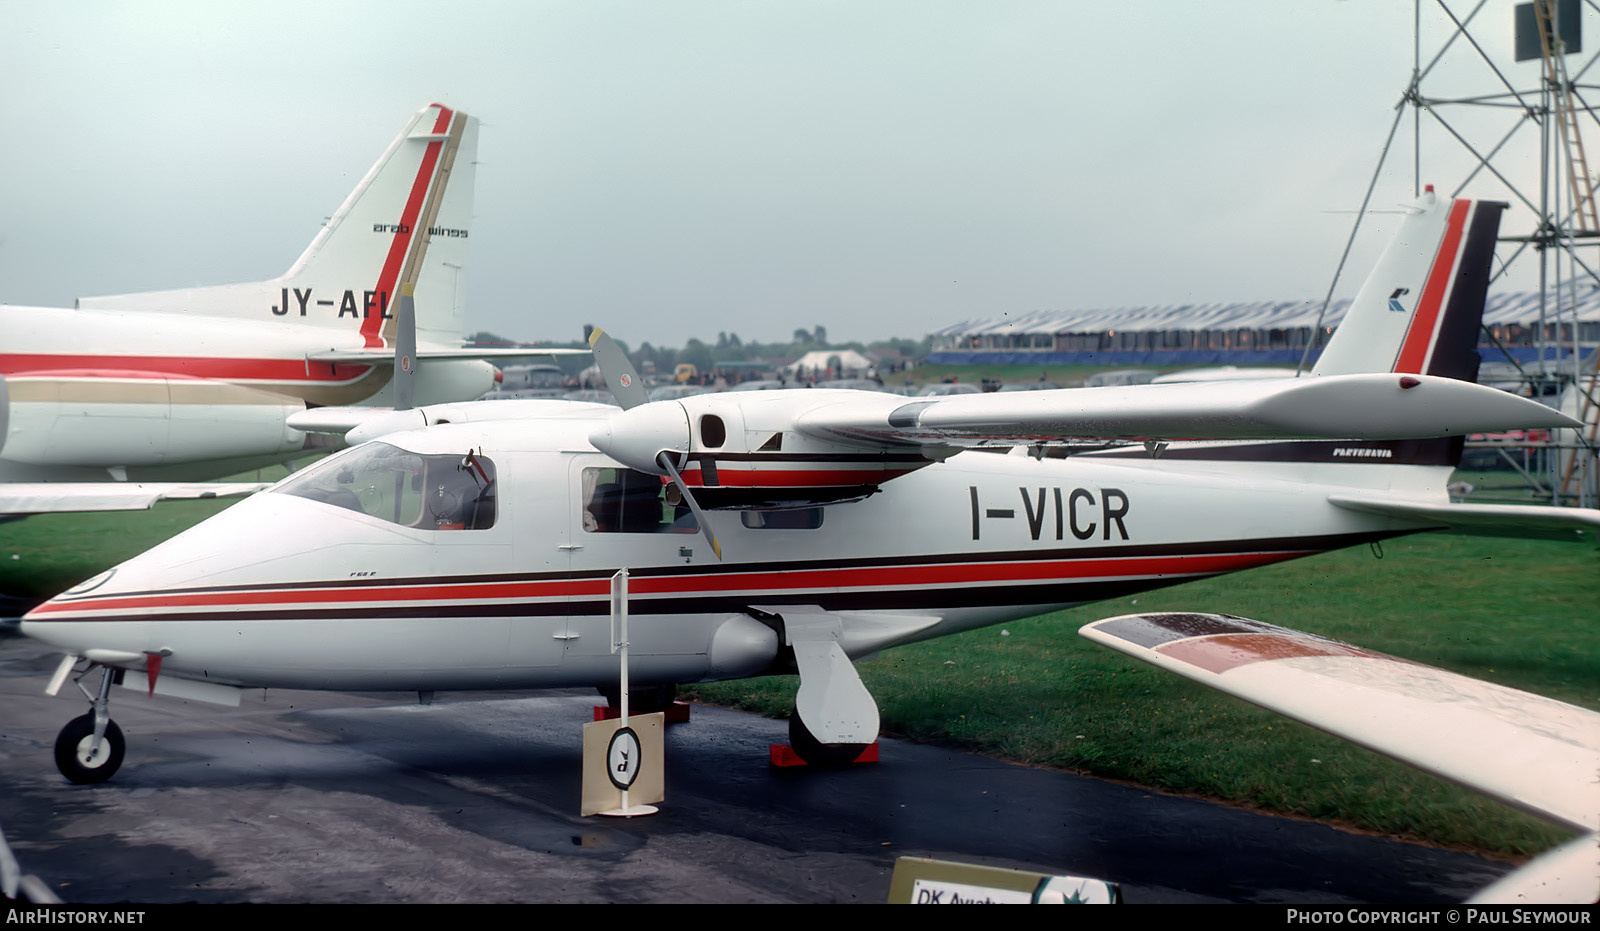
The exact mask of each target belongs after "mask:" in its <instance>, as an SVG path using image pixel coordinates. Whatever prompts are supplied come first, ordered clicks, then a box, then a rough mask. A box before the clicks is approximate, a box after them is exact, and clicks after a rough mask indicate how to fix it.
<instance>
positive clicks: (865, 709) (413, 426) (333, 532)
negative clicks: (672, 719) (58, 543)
mask: <svg viewBox="0 0 1600 931" xmlns="http://www.w3.org/2000/svg"><path fill="white" fill-rule="evenodd" d="M1502 206H1503V205H1500V204H1494V203H1485V202H1473V201H1467V200H1458V201H1454V202H1448V201H1442V200H1440V199H1438V198H1436V197H1434V196H1433V195H1432V194H1431V193H1430V194H1428V195H1427V196H1425V197H1423V198H1422V199H1420V200H1419V201H1418V202H1417V203H1416V204H1415V205H1414V207H1413V208H1412V210H1411V212H1410V215H1409V216H1408V217H1407V218H1406V219H1405V221H1404V222H1403V224H1402V225H1401V228H1400V230H1399V234H1398V239H1397V242H1396V244H1395V245H1393V246H1391V247H1390V248H1389V249H1388V250H1387V251H1386V252H1385V253H1384V255H1383V257H1382V258H1381V260H1380V262H1379V264H1378V266H1377V268H1376V269H1375V270H1374V272H1373V273H1372V276H1371V277H1370V278H1369V279H1368V281H1367V282H1366V284H1365V285H1364V286H1363V288H1362V290H1361V292H1360V293H1359V295H1358V296H1357V299H1356V301H1355V304H1354V306H1353V308H1352V310H1351V312H1350V314H1349V315H1348V316H1347V318H1346V320H1345V322H1344V324H1343V325H1342V326H1341V327H1340V329H1339V331H1338V333H1337V334H1336V335H1335V337H1334V339H1333V342H1332V344H1331V345H1330V346H1329V348H1328V350H1327V352H1326V353H1325V354H1324V356H1323V357H1322V359H1321V360H1320V361H1319V363H1318V365H1317V367H1316V369H1315V370H1314V371H1313V372H1312V373H1311V375H1310V376H1309V377H1305V378H1298V379H1294V378H1291V379H1276V380H1258V381H1251V382H1236V383H1221V382H1219V383H1211V384H1200V385H1187V384H1179V385H1155V386H1149V385H1146V386H1132V387H1113V388H1096V389H1068V390H1056V391H1038V392H1019V393H1016V394H996V395H967V396H954V397H947V398H941V399H915V400H909V399H906V398H902V397H898V396H892V395H884V394H878V393H873V392H862V391H847V390H839V391H826V390H805V389H802V390H788V391H767V392H748V393H729V394H713V395H699V396H695V397H690V398H685V399H682V400H679V401H670V402H666V401H663V402H648V401H647V400H646V399H645V398H644V396H643V391H642V389H641V388H639V387H638V384H637V379H636V378H632V377H623V376H624V375H631V373H629V372H628V371H627V362H626V359H625V358H624V357H623V356H622V355H621V353H620V351H618V350H617V348H616V346H615V344H614V343H611V342H610V341H609V339H608V338H606V337H604V336H603V335H597V337H596V339H595V340H594V341H593V345H594V348H595V350H596V358H597V361H599V362H600V364H601V365H602V367H603V368H606V369H608V381H609V382H610V383H611V384H612V385H614V386H620V385H623V384H627V383H630V382H631V386H630V387H627V388H623V387H618V388H617V389H616V393H617V395H618V400H619V402H620V403H621V405H622V407H623V408H624V409H623V410H621V411H618V410H616V409H615V408H610V407H602V406H599V405H582V404H575V403H570V402H552V401H520V402H519V401H503V402H477V403H464V404H446V405H437V406H429V407H422V408H418V409H416V410H411V411H404V412H394V413H382V414H375V413H373V412H371V411H359V410H356V411H352V410H341V409H319V410H315V411H308V412H307V413H306V414H304V415H299V416H297V417H296V418H294V420H293V421H292V422H293V423H294V424H295V425H296V426H300V427H303V428H306V429H321V430H327V431H333V432H341V433H343V434H344V435H345V436H346V438H347V439H348V440H350V441H351V442H352V443H359V445H356V446H354V447H353V448H352V449H349V450H347V451H345V452H342V453H340V454H337V455H335V456H332V457H330V458H328V459H327V460H325V461H323V462H321V463H319V464H317V465H315V466H312V467H310V468H307V469H305V470H303V471H302V472H300V473H298V474H296V475H294V476H292V477H291V478H289V479H287V480H285V481H284V482H282V483H280V484H278V485H277V486H276V487H274V488H273V489H271V490H270V491H268V492H265V493H261V494H258V495H255V496H253V497H251V498H249V499H246V500H245V501H243V502H241V503H239V504H238V505H235V506H234V507H232V508H230V509H229V510H227V511H225V512H223V513H221V514H219V515H217V516H216V517H213V518H212V519H210V520H208V521H206V522H204V523H201V524H199V525H197V526H196V527H194V528H192V529H190V530H189V531H187V532H185V533H183V534H180V535H179V536H177V537H175V538H173V539H172V540H169V541H167V542H166V543H163V544H161V545H160V546H157V547H155V548H154V549H152V550H150V551H149V552H147V553H145V554H143V555H141V556H139V557H137V558H135V559H132V560H130V561H128V562H125V563H123V564H121V565H119V566H117V567H115V568H114V569H111V570H109V571H107V572H105V573H103V574H102V575H100V576H97V577H95V578H93V579H90V580H88V581H86V582H84V583H83V584H81V585H78V586H76V587H75V588H73V589H70V590H69V591H67V592H64V593H63V594H61V595H60V596H58V597H56V598H54V599H52V600H51V601H49V602H47V603H45V604H44V605H42V606H40V607H39V608H37V609H36V610H34V611H33V612H31V613H30V614H29V615H28V616H27V617H26V618H25V619H24V620H23V622H22V625H21V627H22V631H23V632H24V633H26V634H28V635H30V636H34V637H38V638H40V639H41V640H44V641H47V642H49V643H51V644H54V645H55V646H57V647H59V648H60V649H61V650H62V651H63V652H65V653H66V654H67V655H66V656H65V657H64V659H63V661H62V663H61V665H60V667H59V668H58V670H57V673H56V675H55V676H54V678H53V679H52V682H51V684H50V687H49V688H50V690H51V691H52V692H54V691H55V690H58V689H59V688H60V687H61V686H62V685H63V684H65V682H66V681H67V680H68V679H69V678H73V679H75V681H77V682H78V687H79V688H80V689H82V690H83V691H84V694H85V695H86V697H88V698H89V699H90V702H91V711H90V712H89V713H88V714H85V715H83V716H82V717H80V718H77V719H76V720H74V721H73V722H72V723H70V724H68V725H67V727H66V728H65V729H64V730H63V731H62V734H61V735H60V738H59V739H58V741H57V754H56V757H57V763H58V765H59V766H60V768H61V769H62V771H63V773H65V774H66V775H67V777H68V778H69V779H72V780H75V781H82V782H93V781H100V780H103V779H105V778H108V777H109V776H110V775H111V773H112V772H114V771H115V769H116V767H117V766H118V765H119V764H120V762H121V760H122V756H123V752H124V744H123V740H122V737H121V734H120V732H119V731H118V730H117V729H116V727H115V725H114V724H113V723H112V722H111V721H110V717H109V711H108V704H109V694H110V687H111V685H112V684H113V683H120V684H122V685H124V686H126V687H130V688H134V689H137V690H141V691H150V692H155V693H163V694H171V695H181V696H189V697H195V698H206V699H212V700H218V701H235V702H236V701H237V700H238V692H239V690H240V689H243V688H252V687H285V688H312V689H384V690H418V691H437V690H449V689H482V688H501V689H504V688H544V687H562V686H579V685H587V686H599V687H602V688H603V687H606V686H609V685H611V684H612V683H614V682H615V681H616V676H617V669H618V667H617V659H616V657H615V656H613V655H612V654H611V652H610V638H609V617H608V615H609V610H610V607H609V601H608V591H609V584H608V580H609V579H610V577H611V575H612V574H613V573H615V572H616V571H617V570H618V569H620V568H624V567H626V568H627V569H628V570H629V572H630V575H631V582H630V590H631V595H630V598H631V600H630V607H629V612H630V615H631V617H632V619H633V622H632V624H633V626H632V632H631V637H630V640H631V657H632V658H631V668H632V675H633V681H634V682H635V683H638V684H640V685H641V686H660V687H667V686H670V685H672V684H674V683H681V682H691V681H701V680H711V679H729V678H739V677H746V676H757V675H764V674H769V673H772V672H779V671H790V672H792V671H798V672H799V674H800V687H799V691H798V693H797V695H796V712H795V714H794V715H793V716H792V718H791V736H792V738H793V742H794V743H795V746H796V749H797V750H798V751H799V752H800V753H801V754H802V756H805V757H806V758H808V759H811V760H814V761H827V760H830V759H835V758H848V757H851V756H853V755H854V753H855V752H856V751H857V750H859V748H860V745H862V744H865V743H868V742H870V741H871V740H873V739H874V738H875V736H876V733H877V729H878V714H877V708H876V705H875V704H874V702H873V700H872V697H871V696H870V695H869V694H868V693H867V690H866V688H865V687H864V686H863V685H862V683H861V681H860V679H859V678H858V677H857V675H856V673H855V670H854V667H853V666H852V660H853V659H856V658H859V657H861V656H864V655H867V654H869V653H872V652H875V651H877V650H881V649H884V648H886V647H891V646H896V645H899V644H904V643H910V642H914V641H918V640H925V639H928V638H932V637H939V636H943V635H946V634H952V633H956V632H958V631H963V630H968V629H971V628H974V627H979V626H983V625H987V624H994V623H997V622H1001V621H1006V620H1011V619H1015V618H1021V617H1027V616H1030V615H1034V614H1038V613H1041V612H1044V611H1049V610H1052V609H1055V608H1058V607H1062V606H1068V605H1073V604H1080V603H1084V602H1089V601H1095V600H1099V599H1103V598H1110V597H1117V596H1122V595H1127V594H1129V593H1133V592H1138V591H1142V590H1145V589H1149V588H1154V587H1159V586H1164V585H1171V584H1173V583H1176V582H1181V581H1184V580H1187V579H1195V578H1201V577H1206V576H1212V575H1217V574H1220V573H1225V572H1234V571H1238V570H1241V569H1248V568H1251V567H1254V566H1261V565H1266V564H1269V563H1274V562H1279V561H1281V560H1286V559H1293V558H1295V557H1298V556H1304V555H1308V554H1311V553H1316V552H1320V551H1323V550H1328V549H1332V548H1336V547H1343V546H1349V545H1352V544H1356V543H1362V542H1367V541H1373V540H1381V539H1384V538H1388V537H1393V536H1396V535H1400V534H1406V533H1413V532H1416V531H1418V530H1423V529H1428V528H1433V527H1439V526H1443V525H1448V524H1451V523H1459V522H1463V521H1465V522H1499V523H1506V522H1512V523H1516V522H1543V523H1547V524H1567V525H1580V526H1590V527H1593V526H1597V525H1600V513H1597V512H1594V511H1576V510H1570V509H1532V508H1509V509H1495V508H1486V507H1481V506H1480V507H1473V506H1466V505H1452V504H1451V503H1450V502H1449V499H1448V497H1447V495H1446V493H1445V490H1444V484H1445V482H1446V481H1447V479H1448V476H1449V474H1450V471H1451V469H1452V466H1453V458H1454V457H1455V456H1456V455H1457V454H1458V453H1459V450H1460V442H1461V441H1460V436H1461V435H1462V434H1465V433H1468V432H1476V431H1483V430H1499V429H1506V428H1510V427H1541V426H1560V425H1565V424H1568V423H1570V422H1571V421H1570V420H1569V418H1566V417H1565V416H1563V415H1561V414H1559V413H1557V412H1554V411H1551V410H1549V409H1548V408H1545V407H1543V406H1541V405H1539V404H1537V403H1536V402H1534V401H1530V400H1527V399H1523V398H1518V397H1515V396H1512V395H1509V394H1505V393H1502V392H1499V391H1495V390H1493V389H1490V388H1485V387H1482V386H1478V385H1475V384H1472V383H1471V381H1470V378H1471V375H1472V372H1474V371H1475V369H1476V354H1475V350H1474V343H1475V339H1474V335H1475V333H1476V330H1477V326H1478V321H1479V318H1480V316H1481V314H1482V309H1483V299H1484V291H1485V288H1486V285H1487V280H1488V266H1489V261H1490V258H1491V257H1492V253H1493V247H1494V239H1495V234H1496V230H1497V228H1498V221H1499V216H1500V211H1501V208H1502ZM1397 288H1405V289H1407V291H1408V293H1409V294H1410V295H1413V296H1414V298H1412V299H1410V300H1409V301H1407V302H1403V306H1402V312H1400V313H1396V312H1395V311H1393V310H1391V308H1390V306H1389V295H1390V294H1391V293H1394V292H1395V291H1396V289H1397ZM363 440H371V442H360V441H363ZM1108 441H1111V442H1115V443H1119V444H1121V445H1119V446H1116V447H1115V448H1106V444H1107V442H1108ZM1060 445H1065V446H1066V447H1067V448H1069V449H1074V450H1076V451H1077V452H1078V454H1076V455H1071V456H1068V457H1066V458H1055V457H1053V456H1048V455H1043V453H1044V452H1045V451H1046V450H1047V448H1049V447H1053V446H1060ZM985 448H989V449H995V450H998V452H989V453H986V452H983V451H980V450H982V449H985ZM1004 448H1011V453H1010V454H1003V451H1004ZM1030 453H1033V454H1032V455H1030ZM1158 454H1159V455H1158ZM241 540H248V541H250V542H249V544H248V545H247V546H241V545H240V543H239V541H241ZM96 668H102V669H104V670H105V674H104V675H103V676H101V677H100V679H99V680H98V689H95V690H91V689H90V688H88V687H86V685H85V684H84V681H83V680H84V679H85V677H86V676H87V675H88V674H89V673H90V672H91V671H92V670H94V669H96ZM91 682H92V680H91Z"/></svg>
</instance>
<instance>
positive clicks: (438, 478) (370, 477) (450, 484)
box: [273, 443, 499, 530]
mask: <svg viewBox="0 0 1600 931" xmlns="http://www.w3.org/2000/svg"><path fill="white" fill-rule="evenodd" d="M273 491H275V492H278V493H280V494H286V495H294V496H296V497H300V498H309V499H311V500H312V501H321V502H322V503H324V504H331V505H333V506H334V507H341V508H344V509H345V510H349V511H359V512H361V513H362V514H368V515H371V516H372V517H376V518H378V519H380V520H386V521H388V522H390V523H392V524H399V525H400V526H402V527H414V528H417V529H420V530H484V529H487V528H489V527H493V526H494V521H495V511H496V499H497V497H498V493H499V487H498V486H497V485H496V484H495V470H494V463H493V462H491V461H489V460H488V459H485V458H483V457H482V456H479V455H477V454H476V453H467V454H465V455H460V456H458V455H428V456H424V455H421V454H418V453H413V452H409V451H407V450H403V449H400V448H398V447H395V446H390V445H389V444H387V443H368V444H366V445H363V446H358V447H356V448H355V449H352V450H350V451H349V452H347V453H344V454H343V455H339V456H333V457H331V458H328V459H325V460H323V461H322V462H320V463H318V464H316V465H314V466H311V467H310V468H307V469H304V470H302V471H300V472H298V473H296V474H294V475H291V476H290V477H289V478H287V479H285V480H283V481H282V482H280V483H279V484H278V486H277V487H276V488H274V489H273Z"/></svg>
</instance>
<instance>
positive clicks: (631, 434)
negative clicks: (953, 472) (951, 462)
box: [590, 389, 935, 510]
mask: <svg viewBox="0 0 1600 931" xmlns="http://www.w3.org/2000/svg"><path fill="white" fill-rule="evenodd" d="M905 402H906V399H905V398H903V397H898V396H894V395H883V394H877V393H875V392H869V391H830V390H807V389H796V390H792V391H763V392H748V393H747V392H739V393H737V394H703V395H695V396H693V397H688V398H683V399H682V400H678V401H655V402H652V403H649V404H641V405H639V406H638V407H634V408H630V409H629V410H626V411H622V412H620V413H618V414H614V415H612V417H611V418H610V420H609V421H608V423H607V425H606V426H605V427H602V428H600V429H599V430H597V431H595V433H594V434H593V435H591V436H590V440H591V441H592V442H593V443H594V444H595V447H596V448H597V449H599V450H601V451H602V452H604V453H606V454H607V455H610V456H611V457H612V458H614V459H616V460H617V461H619V462H621V463H623V464H624V465H626V466H628V467H629V468H633V469H637V470H639V471H641V472H650V473H653V474H656V475H665V474H666V470H665V469H663V468H662V467H661V465H660V464H659V463H658V461H657V458H658V456H659V455H660V454H661V453H663V452H667V453H671V454H673V456H674V465H675V466H676V467H677V468H678V469H679V470H680V472H681V473H682V475H683V480H684V483H685V484H687V485H689V486H690V487H691V488H692V489H693V490H694V496H695V499H696V500H697V501H698V502H699V503H700V506H701V507H704V508H708V509H719V510H774V509H782V508H802V507H814V506H816V505H821V504H835V503H839V502H843V501H854V500H858V499H860V498H863V497H866V496H867V495H870V494H872V493H873V492H876V491H877V490H878V486H879V485H881V484H882V483H884V482H886V481H889V480H890V479H892V478H896V477H898V476H901V475H904V474H906V473H907V472H911V471H914V470H916V469H920V468H922V467H923V466H926V465H929V464H930V463H932V462H933V461H935V460H934V458H933V457H930V456H928V455H925V454H924V452H923V449H922V447H921V446H918V445H915V444H901V445H896V446H887V447H884V448H879V449H867V448H864V447H863V446H861V445H845V444H842V443H837V442H831V441H829V440H827V439H824V438H821V437H818V436H814V435H812V434H809V433H806V432H805V431H804V430H802V429H799V428H798V427H797V423H798V421H799V419H800V417H801V415H803V414H805V413H808V412H812V411H816V410H820V409H823V408H826V407H828V406H831V405H834V404H848V405H852V406H853V407H856V408H859V407H860V406H861V405H863V404H868V405H872V404H876V405H881V406H882V407H883V408H884V411H885V412H888V411H891V410H893V409H895V408H897V407H899V406H901V405H903V404H905Z"/></svg>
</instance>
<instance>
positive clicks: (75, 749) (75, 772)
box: [56, 666, 127, 785]
mask: <svg viewBox="0 0 1600 931" xmlns="http://www.w3.org/2000/svg"><path fill="white" fill-rule="evenodd" d="M91 668H92V667H91ZM102 668H103V672H102V673H101V675H100V689H99V692H98V694H96V695H94V696H92V697H91V696H89V690H88V689H86V688H84V687H83V681H82V676H80V677H79V678H78V680H76V681H75V682H74V684H75V685H77V686H78V688H79V689H80V690H81V691H82V692H83V694H84V696H85V697H89V704H90V706H91V710H90V712H89V713H88V714H85V715H80V716H79V717H76V718H73V719H72V720H71V721H68V722H67V726H66V727H63V728H62V729H61V733H60V734H59V735H57V736H56V768H57V769H59V770H61V775H63V776H65V777H67V781H68V782H73V783H77V784H78V785H93V784H96V783H101V782H105V781H106V780H107V779H110V778H111V777H112V776H114V775H116V772H117V770H118V769H120V768H121V767H122V756H123V753H124V752H126V750H127V742H126V741H124V740H123V739H122V728H120V727H118V726H117V724H116V722H115V721H113V720H111V713H110V705H111V681H112V677H113V676H114V675H115V673H116V670H114V669H112V668H110V667H109V666H108V667H102ZM84 675H88V672H87V671H85V672H84Z"/></svg>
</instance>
